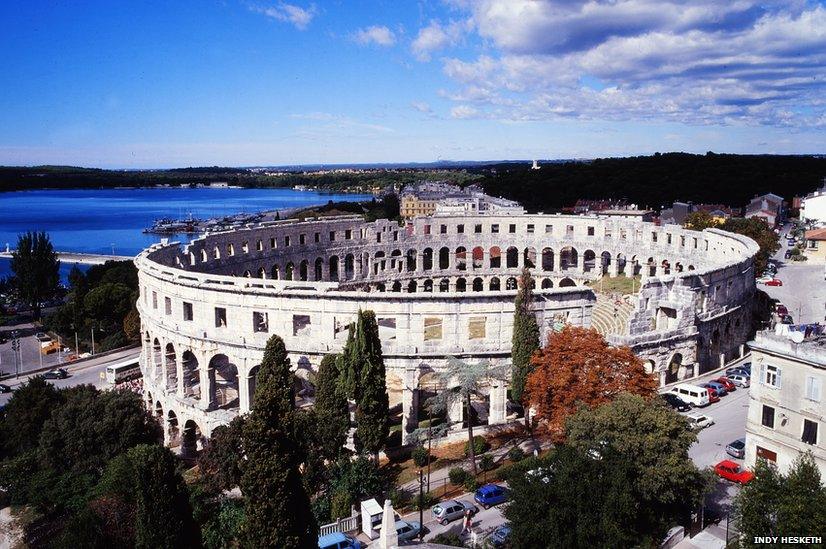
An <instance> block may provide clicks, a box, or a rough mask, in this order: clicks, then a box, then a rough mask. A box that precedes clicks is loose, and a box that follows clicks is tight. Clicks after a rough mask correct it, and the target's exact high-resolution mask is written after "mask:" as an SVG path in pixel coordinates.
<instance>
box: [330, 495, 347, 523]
mask: <svg viewBox="0 0 826 549" xmlns="http://www.w3.org/2000/svg"><path fill="white" fill-rule="evenodd" d="M351 503H352V500H351V499H350V494H349V493H348V492H345V491H344V490H337V491H336V492H333V496H332V497H331V498H330V518H331V519H333V520H335V519H339V518H347V517H349V516H350V511H351V509H350V505H351Z"/></svg>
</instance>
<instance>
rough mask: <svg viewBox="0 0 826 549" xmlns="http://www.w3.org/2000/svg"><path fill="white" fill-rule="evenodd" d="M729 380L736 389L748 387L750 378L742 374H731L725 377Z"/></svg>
mask: <svg viewBox="0 0 826 549" xmlns="http://www.w3.org/2000/svg"><path fill="white" fill-rule="evenodd" d="M726 377H728V378H729V380H731V382H732V383H734V384H735V385H737V386H738V387H748V386H750V385H751V376H748V375H746V374H744V373H737V374H731V375H730V376H726Z"/></svg>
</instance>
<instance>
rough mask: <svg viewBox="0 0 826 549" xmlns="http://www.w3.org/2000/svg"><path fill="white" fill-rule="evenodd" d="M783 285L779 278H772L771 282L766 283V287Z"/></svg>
mask: <svg viewBox="0 0 826 549" xmlns="http://www.w3.org/2000/svg"><path fill="white" fill-rule="evenodd" d="M782 285H783V281H782V280H780V279H779V278H772V279H771V280H769V281H768V282H766V286H782Z"/></svg>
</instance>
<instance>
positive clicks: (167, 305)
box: [163, 297, 172, 315]
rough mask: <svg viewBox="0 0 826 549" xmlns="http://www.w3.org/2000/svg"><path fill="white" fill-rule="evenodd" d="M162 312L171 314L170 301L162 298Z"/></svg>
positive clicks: (167, 298)
mask: <svg viewBox="0 0 826 549" xmlns="http://www.w3.org/2000/svg"><path fill="white" fill-rule="evenodd" d="M163 312H164V314H167V315H171V314H172V299H171V298H169V297H165V298H163Z"/></svg>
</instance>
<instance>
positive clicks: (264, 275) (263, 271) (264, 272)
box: [258, 267, 267, 279]
mask: <svg viewBox="0 0 826 549" xmlns="http://www.w3.org/2000/svg"><path fill="white" fill-rule="evenodd" d="M258 278H262V279H263V278H267V269H265V268H264V267H261V268H260V269H258Z"/></svg>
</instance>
